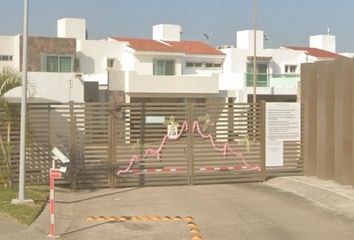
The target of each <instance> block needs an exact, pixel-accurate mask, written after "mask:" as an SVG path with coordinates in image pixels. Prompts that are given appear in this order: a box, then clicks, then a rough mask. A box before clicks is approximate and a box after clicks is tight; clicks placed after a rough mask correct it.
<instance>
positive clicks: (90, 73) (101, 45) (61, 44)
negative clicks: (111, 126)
mask: <svg viewBox="0 0 354 240" xmlns="http://www.w3.org/2000/svg"><path fill="white" fill-rule="evenodd" d="M86 32H87V31H86V21H85V19H77V18H63V19H59V20H58V23H57V36H56V37H34V36H31V37H29V48H28V59H29V61H28V71H29V81H30V82H31V83H32V85H33V86H34V89H35V91H34V93H32V94H34V98H33V99H32V100H31V101H37V102H38V101H45V102H48V101H49V102H50V101H54V102H68V101H76V102H83V101H84V100H86V101H107V100H108V99H109V97H110V96H113V97H115V98H116V99H118V101H120V102H153V101H174V102H184V101H191V102H208V101H215V100H216V99H220V98H225V97H232V98H235V99H236V100H235V101H236V102H249V101H251V98H252V94H253V31H251V30H245V31H239V32H237V43H236V47H233V46H222V47H220V48H219V49H216V48H214V47H212V46H210V45H208V44H206V43H203V42H199V41H186V40H183V39H181V32H182V28H181V26H179V25H172V24H160V25H156V26H153V29H152V38H151V39H139V38H129V37H110V38H108V39H103V40H89V39H87V34H86ZM256 37H257V41H256V42H257V46H256V50H257V58H256V61H257V76H256V78H257V98H258V99H259V100H267V101H295V100H296V95H297V91H298V86H297V85H298V83H299V82H300V65H301V63H305V62H315V61H321V60H329V59H335V58H338V57H340V55H339V54H336V53H335V51H336V43H335V37H334V36H330V35H317V36H311V37H310V47H298V46H284V47H281V48H278V49H265V48H264V39H263V38H264V33H263V31H257V33H256ZM21 46H22V37H21V36H20V35H17V36H0V70H1V69H2V68H3V67H5V66H11V67H14V68H16V69H18V70H21V64H22V63H21V51H22V50H21ZM343 55H344V54H343ZM347 56H349V55H348V54H347ZM8 96H11V97H13V98H17V99H19V98H20V89H16V90H14V91H12V92H11V93H10V94H9V95H8Z"/></svg>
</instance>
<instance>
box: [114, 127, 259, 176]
mask: <svg viewBox="0 0 354 240" xmlns="http://www.w3.org/2000/svg"><path fill="white" fill-rule="evenodd" d="M187 131H188V122H187V121H184V122H183V125H182V128H181V130H180V131H179V133H178V135H177V136H176V137H173V138H172V137H169V136H168V135H165V136H164V138H163V139H162V142H161V144H160V146H159V147H158V148H157V149H154V148H147V149H146V150H145V151H144V154H143V155H134V156H133V157H132V158H131V159H130V161H129V165H128V167H127V168H126V169H124V170H119V171H118V172H117V176H119V175H120V174H122V173H127V172H129V171H130V170H131V168H132V167H133V165H134V163H135V162H139V161H141V160H143V159H146V158H147V157H148V156H153V157H156V158H157V159H158V160H160V159H161V152H162V149H163V147H164V146H165V144H166V142H167V141H168V140H169V141H176V140H178V139H180V138H181V137H182V134H183V133H184V132H187ZM192 132H193V133H194V132H197V133H198V134H199V136H200V137H201V138H203V139H209V140H210V143H211V145H212V147H213V149H214V150H215V151H217V152H222V153H223V155H224V157H226V156H227V155H228V154H230V155H234V156H235V158H236V159H237V158H239V159H241V162H242V168H244V169H248V170H257V171H260V170H261V169H260V167H259V166H258V165H250V164H248V163H247V162H246V160H245V158H244V156H243V154H242V153H241V152H236V151H234V150H233V149H232V148H231V146H230V144H229V143H225V144H224V145H223V147H222V148H219V147H217V146H216V144H215V142H214V139H213V136H212V135H211V134H204V133H203V132H202V131H201V130H200V126H199V122H198V121H194V122H193V127H192Z"/></svg>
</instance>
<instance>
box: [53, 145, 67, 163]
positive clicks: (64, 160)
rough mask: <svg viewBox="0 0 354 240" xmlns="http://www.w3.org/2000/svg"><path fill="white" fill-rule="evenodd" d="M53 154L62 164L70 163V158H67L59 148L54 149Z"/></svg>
mask: <svg viewBox="0 0 354 240" xmlns="http://www.w3.org/2000/svg"><path fill="white" fill-rule="evenodd" d="M52 153H53V154H54V156H56V157H57V158H58V159H59V160H60V161H61V162H62V163H68V162H70V160H69V158H67V157H66V156H65V155H64V154H63V153H62V152H61V151H60V150H59V149H58V148H56V147H54V148H53V149H52Z"/></svg>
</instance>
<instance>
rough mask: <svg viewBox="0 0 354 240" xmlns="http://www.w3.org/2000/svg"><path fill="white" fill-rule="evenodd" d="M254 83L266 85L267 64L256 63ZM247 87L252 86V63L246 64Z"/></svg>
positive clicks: (260, 85) (261, 85)
mask: <svg viewBox="0 0 354 240" xmlns="http://www.w3.org/2000/svg"><path fill="white" fill-rule="evenodd" d="M256 75H257V76H256V85H257V87H267V86H268V64H266V63H257V66H256ZM246 86H247V87H252V86H253V63H248V64H247V83H246Z"/></svg>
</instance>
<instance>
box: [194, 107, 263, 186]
mask: <svg viewBox="0 0 354 240" xmlns="http://www.w3.org/2000/svg"><path fill="white" fill-rule="evenodd" d="M254 116H255V119H254ZM203 118H204V119H205V118H210V121H211V122H212V125H213V126H210V127H209V128H208V129H210V130H209V131H208V129H206V131H205V132H202V134H204V135H207V134H210V135H209V136H210V137H211V138H212V139H210V137H209V138H207V139H203V138H202V137H201V136H200V134H198V133H196V132H195V133H194V134H193V159H194V161H193V162H194V168H193V170H194V183H195V184H209V183H231V182H244V181H260V180H261V175H260V171H259V170H260V120H261V119H260V108H259V105H257V106H255V105H248V104H222V105H220V104H208V105H204V104H197V105H195V106H194V108H193V119H194V121H198V119H200V120H203ZM253 119H254V120H253ZM200 120H199V121H198V122H199V124H202V122H201V121H200ZM201 130H202V129H201ZM212 141H215V147H214V146H213V144H212ZM250 143H252V144H250ZM248 144H250V146H249V147H247V146H248ZM225 146H229V148H225ZM223 148H224V149H223Z"/></svg>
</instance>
